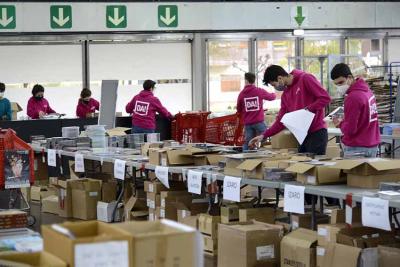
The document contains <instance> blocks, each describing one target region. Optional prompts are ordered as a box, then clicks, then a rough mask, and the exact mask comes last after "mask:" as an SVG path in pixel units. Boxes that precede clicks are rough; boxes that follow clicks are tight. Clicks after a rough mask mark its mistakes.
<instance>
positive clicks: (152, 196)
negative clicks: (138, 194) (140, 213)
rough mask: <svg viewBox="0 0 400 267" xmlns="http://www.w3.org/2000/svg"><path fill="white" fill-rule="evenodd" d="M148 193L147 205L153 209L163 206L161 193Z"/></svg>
mask: <svg viewBox="0 0 400 267" xmlns="http://www.w3.org/2000/svg"><path fill="white" fill-rule="evenodd" d="M146 195H147V200H146V204H147V207H149V208H151V209H155V208H156V207H160V206H161V196H160V194H157V193H147V194H146Z"/></svg>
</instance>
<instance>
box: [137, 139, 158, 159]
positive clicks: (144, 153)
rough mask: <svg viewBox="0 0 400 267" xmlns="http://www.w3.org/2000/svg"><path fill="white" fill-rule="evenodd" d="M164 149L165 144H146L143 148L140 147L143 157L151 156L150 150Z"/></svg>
mask: <svg viewBox="0 0 400 267" xmlns="http://www.w3.org/2000/svg"><path fill="white" fill-rule="evenodd" d="M162 147H163V143H161V142H160V143H144V144H142V146H141V147H140V150H141V154H142V155H143V156H149V150H150V148H162Z"/></svg>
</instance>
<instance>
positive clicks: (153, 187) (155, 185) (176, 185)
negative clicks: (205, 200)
mask: <svg viewBox="0 0 400 267" xmlns="http://www.w3.org/2000/svg"><path fill="white" fill-rule="evenodd" d="M185 189H186V185H185V183H184V182H181V181H169V188H167V187H165V186H164V185H163V184H162V183H161V182H160V181H144V191H145V192H147V193H155V194H160V193H161V191H182V190H185Z"/></svg>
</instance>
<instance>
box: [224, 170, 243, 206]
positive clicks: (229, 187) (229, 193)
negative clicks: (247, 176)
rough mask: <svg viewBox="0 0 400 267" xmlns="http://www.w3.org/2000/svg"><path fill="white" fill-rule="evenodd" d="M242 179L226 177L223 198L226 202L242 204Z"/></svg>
mask: <svg viewBox="0 0 400 267" xmlns="http://www.w3.org/2000/svg"><path fill="white" fill-rule="evenodd" d="M241 181H242V178H238V177H232V176H225V177H224V188H223V190H224V191H223V193H224V194H223V198H224V199H226V200H231V201H236V202H240V182H241Z"/></svg>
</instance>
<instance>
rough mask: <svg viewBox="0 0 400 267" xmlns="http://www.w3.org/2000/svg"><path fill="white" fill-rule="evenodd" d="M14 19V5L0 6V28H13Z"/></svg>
mask: <svg viewBox="0 0 400 267" xmlns="http://www.w3.org/2000/svg"><path fill="white" fill-rule="evenodd" d="M16 19H17V18H16V16H15V6H0V30H2V29H15V27H16V25H17V23H16Z"/></svg>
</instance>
